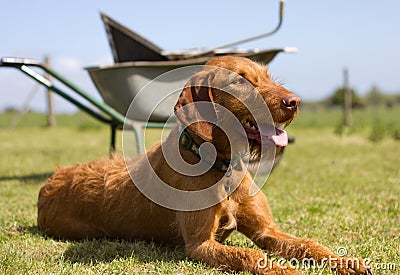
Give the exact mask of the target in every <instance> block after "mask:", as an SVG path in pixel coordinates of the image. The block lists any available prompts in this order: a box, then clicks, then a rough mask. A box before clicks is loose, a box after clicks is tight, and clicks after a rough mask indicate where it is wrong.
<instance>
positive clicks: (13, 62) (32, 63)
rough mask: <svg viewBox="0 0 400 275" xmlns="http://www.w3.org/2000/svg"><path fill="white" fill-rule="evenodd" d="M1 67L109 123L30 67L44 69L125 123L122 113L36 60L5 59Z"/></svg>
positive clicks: (0, 64)
mask: <svg viewBox="0 0 400 275" xmlns="http://www.w3.org/2000/svg"><path fill="white" fill-rule="evenodd" d="M0 66H4V67H13V68H17V69H19V70H21V71H22V72H24V73H25V74H27V75H28V76H30V77H31V78H33V79H34V80H36V81H37V82H39V83H40V84H42V85H44V86H46V87H47V88H49V89H51V90H53V91H54V92H56V93H57V94H59V95H61V96H62V97H64V98H65V99H67V100H68V101H70V102H71V103H73V104H74V105H76V106H77V107H79V108H80V109H82V110H84V111H86V112H88V113H89V114H91V115H92V116H95V117H96V118H97V119H99V120H101V121H103V122H108V121H109V120H108V119H105V118H104V117H102V116H101V115H100V114H96V112H95V111H94V110H92V109H90V108H88V107H86V106H85V105H83V104H82V103H80V102H79V101H77V100H74V99H73V98H72V97H70V96H68V95H67V94H66V93H64V92H63V91H62V90H61V89H59V88H57V87H55V86H54V85H53V84H52V83H51V82H49V81H48V80H47V79H46V78H44V77H43V76H41V75H40V74H38V73H37V72H35V71H34V70H32V69H31V68H29V67H38V68H40V69H43V70H44V71H45V72H47V73H48V74H50V75H51V76H52V77H54V78H55V79H57V80H58V81H60V82H61V83H62V84H64V85H65V86H66V87H68V88H69V89H71V90H72V91H73V92H75V93H76V94H78V95H79V96H81V97H83V98H84V99H85V100H86V101H88V102H89V103H91V104H92V105H93V106H95V107H96V108H97V109H99V110H101V111H102V112H104V113H106V114H107V115H108V116H110V117H111V118H112V120H114V121H116V122H117V123H119V124H121V125H123V124H124V121H125V116H124V115H122V114H121V113H119V112H117V111H116V110H115V109H113V108H112V107H111V106H108V105H107V104H105V103H102V102H100V101H98V100H97V99H95V98H94V97H92V96H91V95H89V94H88V93H86V92H85V91H84V90H82V89H81V88H79V87H78V86H76V85H75V84H73V83H72V82H71V81H69V80H68V79H66V78H65V77H63V76H62V75H60V74H59V73H57V72H56V71H54V70H53V69H51V68H49V67H48V66H46V65H44V64H43V63H41V62H40V61H38V60H34V59H27V58H15V57H3V58H1V62H0Z"/></svg>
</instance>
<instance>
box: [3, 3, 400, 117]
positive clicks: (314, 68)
mask: <svg viewBox="0 0 400 275" xmlns="http://www.w3.org/2000/svg"><path fill="white" fill-rule="evenodd" d="M278 3H279V1H277V0H265V1H253V0H247V1H240V2H239V1H226V0H220V1H215V0H214V1H211V0H202V1H193V2H191V1H178V0H169V1H154V0H146V1H144V0H142V1H135V0H131V1H127V0H113V1H94V0H84V1H74V0H71V1H54V0H53V1H49V0H36V1H23V0H3V1H2V2H1V4H0V8H1V17H0V56H18V57H29V58H35V59H43V57H44V56H45V55H49V56H50V58H51V63H52V67H53V68H54V69H56V70H57V71H59V72H60V73H61V74H64V75H65V76H67V77H68V78H70V79H71V80H72V81H73V82H74V83H76V84H78V85H79V86H81V87H82V88H84V89H85V90H87V91H88V92H89V93H91V94H93V95H95V96H96V97H98V98H99V96H98V93H97V91H96V89H95V88H94V86H93V84H92V83H91V80H90V78H89V76H88V74H87V73H86V71H85V70H84V69H83V68H84V67H88V66H94V65H100V64H111V63H112V55H111V51H110V49H109V46H108V42H107V38H106V34H105V31H104V28H103V24H102V22H101V20H100V16H99V12H100V11H101V12H104V13H106V14H107V15H109V16H110V17H112V18H114V19H116V20H117V21H119V22H121V23H122V24H124V25H126V26H128V27H129V28H131V29H133V30H135V31H136V32H138V33H140V34H142V35H143V36H145V37H146V38H148V39H149V40H151V41H153V42H154V43H156V44H157V45H159V46H160V47H162V48H163V49H166V50H184V49H191V48H202V47H212V46H217V45H220V44H224V43H227V42H231V41H235V40H238V39H241V38H245V37H248V36H252V35H256V34H259V33H262V32H265V31H267V30H269V29H271V28H272V27H273V26H274V25H275V24H276V22H277V10H278ZM399 11H400V1H398V0H385V1H372V0H334V1H333V0H331V1H315V0H314V1H307V0H306V1H298V0H287V1H286V12H285V21H284V24H283V26H282V28H281V30H280V31H279V32H278V33H277V34H275V35H274V36H272V37H268V38H264V39H261V40H258V41H255V42H251V43H247V44H244V45H241V46H240V47H241V48H253V47H256V48H260V49H262V48H275V47H287V46H291V47H297V48H298V49H299V51H298V53H296V54H280V55H278V56H277V57H276V58H275V59H274V61H273V62H272V63H271V64H270V71H271V74H272V75H273V76H274V77H276V78H277V79H279V80H280V81H282V82H283V83H284V84H285V86H286V87H287V88H289V89H291V90H292V91H294V92H296V93H297V94H299V95H300V96H301V97H302V98H303V99H305V100H318V99H322V98H325V97H327V96H328V95H329V94H331V93H332V91H333V90H334V89H335V88H336V87H338V86H340V85H341V84H342V71H343V68H345V67H347V68H348V69H349V72H350V83H351V86H352V87H353V88H355V89H356V91H357V92H359V93H360V94H363V93H365V92H367V91H368V90H369V89H370V88H371V86H372V85H377V86H378V87H379V88H380V89H381V90H383V91H385V92H388V93H399V92H400V76H399V73H400V16H399V14H398V13H399ZM0 87H1V88H0V93H1V99H0V110H2V109H4V108H5V107H9V106H14V107H17V108H18V107H20V106H21V105H22V104H23V102H24V100H25V99H26V98H27V96H28V94H29V93H30V92H31V91H32V89H34V83H33V82H32V81H31V80H29V79H28V78H27V77H26V76H24V75H22V73H20V72H18V71H16V70H15V69H6V68H0ZM44 102H45V99H44V93H43V92H38V94H37V95H36V96H35V98H34V100H33V102H32V104H31V107H32V108H33V109H35V110H44ZM55 105H56V110H58V111H59V112H64V111H71V110H74V107H73V106H71V105H70V104H69V103H68V102H66V101H64V100H62V99H58V100H56V104H55Z"/></svg>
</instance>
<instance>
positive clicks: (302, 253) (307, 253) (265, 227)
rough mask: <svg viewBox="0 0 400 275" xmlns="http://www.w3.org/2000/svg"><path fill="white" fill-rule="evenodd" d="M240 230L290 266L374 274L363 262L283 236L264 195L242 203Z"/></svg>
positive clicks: (246, 199) (315, 243) (239, 218)
mask: <svg viewBox="0 0 400 275" xmlns="http://www.w3.org/2000/svg"><path fill="white" fill-rule="evenodd" d="M237 219H238V230H239V231H240V232H242V233H243V234H245V235H246V236H247V237H249V238H250V239H251V240H252V241H254V243H255V244H257V245H258V246H259V247H260V248H262V249H264V250H266V251H267V253H271V254H273V255H274V256H275V257H282V258H284V259H286V260H287V262H289V263H296V267H297V263H298V264H299V265H300V266H301V265H302V264H303V263H305V264H311V265H314V266H316V265H317V267H323V266H326V267H330V268H332V269H335V270H337V271H338V272H339V273H340V274H346V275H347V274H372V271H371V269H370V268H369V267H368V265H367V264H365V262H364V261H363V260H362V259H357V258H341V257H339V256H337V255H335V254H334V253H332V252H331V251H329V249H328V248H326V247H324V246H322V245H320V244H319V243H318V242H317V241H315V240H310V239H300V238H297V237H295V236H292V235H289V234H286V233H283V232H281V231H279V230H278V228H277V226H276V225H275V224H274V222H273V219H272V215H271V213H270V210H269V207H268V204H267V201H266V199H265V196H264V194H262V193H261V192H259V193H258V194H256V195H255V196H254V197H247V198H244V199H243V200H242V205H241V207H240V208H239V212H238V215H237Z"/></svg>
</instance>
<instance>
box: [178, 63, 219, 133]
mask: <svg viewBox="0 0 400 275" xmlns="http://www.w3.org/2000/svg"><path fill="white" fill-rule="evenodd" d="M214 77H215V72H214V70H207V71H201V72H199V73H197V74H195V75H193V76H192V77H191V78H190V79H189V81H188V83H187V84H186V85H185V87H184V88H183V90H182V92H181V94H180V96H179V98H178V102H177V103H176V105H175V108H174V110H175V115H176V117H177V118H178V119H179V120H180V122H181V123H183V124H184V125H185V126H187V127H188V128H189V130H191V131H193V132H194V133H195V134H196V135H198V136H200V137H201V138H202V139H204V140H206V141H212V139H213V129H214V128H215V123H216V120H217V116H216V113H215V108H214V97H213V87H212V81H213V79H214Z"/></svg>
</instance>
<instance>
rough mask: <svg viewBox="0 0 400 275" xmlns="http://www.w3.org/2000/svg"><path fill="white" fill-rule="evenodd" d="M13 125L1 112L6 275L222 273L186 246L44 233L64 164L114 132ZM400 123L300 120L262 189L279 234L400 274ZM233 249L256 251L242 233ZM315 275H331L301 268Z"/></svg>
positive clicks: (83, 120)
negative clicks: (43, 216) (193, 257)
mask: <svg viewBox="0 0 400 275" xmlns="http://www.w3.org/2000/svg"><path fill="white" fill-rule="evenodd" d="M11 118H12V114H2V115H0V151H1V159H0V197H1V200H0V207H1V211H0V274H73V273H75V274H225V273H223V272H221V271H218V270H216V269H212V268H209V267H207V266H205V265H203V264H201V263H199V262H193V261H190V260H188V259H187V258H186V257H185V255H184V251H183V249H182V248H180V247H167V246H162V245H158V244H154V243H146V242H141V241H138V242H126V241H118V240H96V241H91V240H88V241H82V242H69V241H57V240H54V239H51V238H48V237H46V236H43V235H42V234H40V233H39V232H38V231H37V228H36V211H37V210H36V201H37V194H38V190H39V189H40V187H41V186H42V184H43V183H44V181H45V180H46V178H47V177H48V176H49V175H50V174H51V173H52V172H53V171H54V169H55V168H56V167H57V165H71V164H74V163H78V162H85V161H89V160H92V159H94V158H98V157H102V156H105V155H107V153H108V142H109V131H108V127H106V126H103V125H100V124H99V123H97V122H95V121H93V120H92V119H91V118H88V117H87V116H86V115H84V114H76V115H73V116H68V115H64V116H59V117H57V120H58V121H57V122H58V126H57V127H56V128H54V129H47V128H45V127H44V124H45V119H44V117H43V115H40V114H33V113H32V114H28V115H27V116H25V117H24V118H23V119H22V121H21V122H20V124H19V125H18V126H17V128H15V129H13V130H9V129H7V125H8V124H9V122H10V120H11ZM399 118H400V110H399V108H393V109H391V110H383V109H382V110H374V111H371V110H364V111H358V112H356V113H355V115H354V118H353V120H354V124H355V127H354V129H353V130H350V131H349V134H346V135H345V134H342V135H337V134H335V132H338V131H337V126H338V125H339V122H340V113H339V112H338V111H337V110H336V111H335V110H334V111H325V110H312V111H304V112H303V113H300V115H299V117H298V120H297V121H296V122H295V123H294V124H293V125H292V126H290V127H289V128H288V132H289V133H290V134H291V135H294V136H295V137H296V142H295V144H293V145H290V146H289V147H288V148H287V150H286V152H285V156H284V158H283V160H282V161H281V163H280V164H279V166H278V167H277V169H276V170H275V171H274V172H273V173H272V174H271V175H270V177H269V179H268V181H267V183H266V184H265V185H264V187H263V191H264V193H265V194H266V195H267V198H268V200H269V203H270V206H271V209H272V212H273V213H274V217H275V220H276V222H277V223H278V224H279V225H280V227H281V228H282V230H284V231H286V232H289V233H291V234H294V235H297V236H299V237H307V238H315V239H318V240H319V241H320V243H322V244H324V245H326V246H327V247H329V248H330V249H331V250H332V251H336V250H337V249H339V248H341V247H343V248H345V249H346V250H347V252H348V254H349V255H354V256H360V257H364V258H370V259H371V260H372V263H373V265H374V266H375V270H376V274H400V226H399V225H400V207H399V202H400V165H399V164H400V141H398V140H397V138H396V130H395V129H399V128H398V127H400V121H399V120H400V119H399ZM376 125H378V126H379V127H380V128H377V126H376ZM374 131H375V132H379V133H380V134H381V136H380V137H379V138H378V139H373V138H371V135H372V134H373V133H374ZM120 136H121V135H119V138H120ZM372 140H373V141H374V142H373V141H372ZM120 143H121V142H119V144H118V145H120ZM119 150H121V149H119ZM227 244H230V245H236V246H241V247H253V244H252V243H251V242H250V241H249V240H247V239H246V238H244V237H243V236H242V235H240V234H233V235H232V236H230V237H229V239H228V240H227ZM395 268H396V269H395ZM389 269H391V270H389ZM317 273H318V274H331V272H330V271H329V270H325V271H322V273H319V271H318V272H315V271H314V272H312V271H307V270H305V271H304V274H317ZM226 274H228V273H226Z"/></svg>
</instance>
